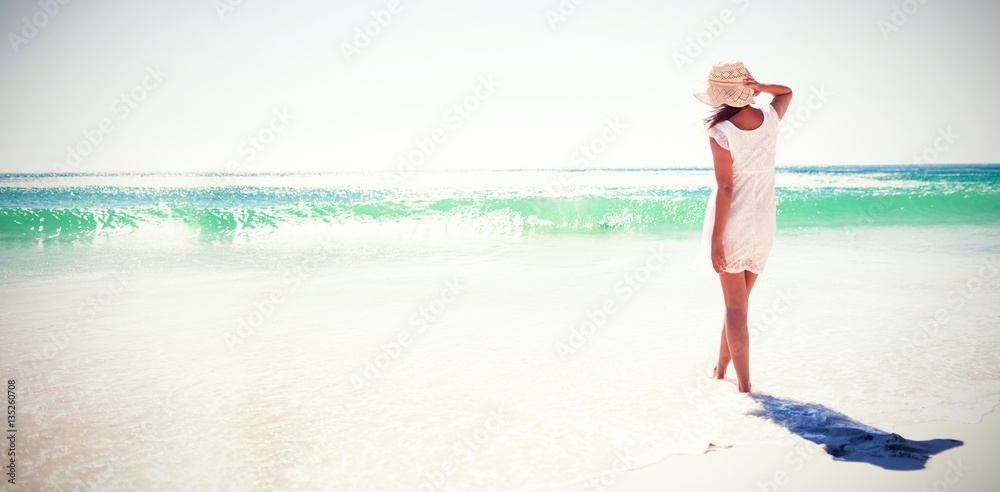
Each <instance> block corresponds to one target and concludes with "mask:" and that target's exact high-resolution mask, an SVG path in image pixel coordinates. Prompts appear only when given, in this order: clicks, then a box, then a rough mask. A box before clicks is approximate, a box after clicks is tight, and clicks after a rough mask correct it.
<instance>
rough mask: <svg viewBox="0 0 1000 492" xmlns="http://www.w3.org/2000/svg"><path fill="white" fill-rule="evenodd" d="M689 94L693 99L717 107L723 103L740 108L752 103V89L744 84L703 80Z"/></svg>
mask: <svg viewBox="0 0 1000 492" xmlns="http://www.w3.org/2000/svg"><path fill="white" fill-rule="evenodd" d="M691 94H692V95H693V96H694V97H695V99H697V100H699V101H701V102H703V103H705V104H707V105H709V106H711V107H713V108H717V107H719V106H722V105H723V104H725V105H727V106H732V107H734V108H741V107H743V106H746V105H748V104H753V103H754V98H753V89H750V88H749V87H746V86H742V85H740V86H735V85H723V84H712V83H709V82H705V83H704V84H702V85H701V86H698V87H697V88H695V89H694V90H693V91H692V92H691Z"/></svg>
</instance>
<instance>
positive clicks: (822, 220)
mask: <svg viewBox="0 0 1000 492" xmlns="http://www.w3.org/2000/svg"><path fill="white" fill-rule="evenodd" d="M419 178H420V179H419V181H418V180H416V179H414V180H413V181H415V183H413V185H412V186H402V187H396V186H389V185H388V184H387V183H389V182H390V180H388V179H387V176H386V175H379V174H346V175H337V174H319V175H308V174H306V175H301V174H299V175H296V174H292V175H249V176H220V175H176V174H174V175H170V174H154V175H127V174H116V175H89V176H88V175H71V176H68V175H13V174H7V175H0V245H2V246H3V247H10V246H16V245H24V244H30V245H39V244H41V245H44V244H56V243H70V244H78V243H91V242H95V241H96V240H99V239H104V238H109V237H116V236H128V235H132V234H136V233H141V232H143V231H144V230H147V229H151V228H163V227H175V228H180V229H183V230H184V231H186V233H185V237H186V238H187V240H194V241H196V242H208V243H230V242H234V241H235V240H238V239H242V238H247V237H258V236H269V235H280V234H281V233H282V232H283V231H290V230H295V229H301V228H308V227H314V228H315V227H321V228H324V229H327V230H328V231H329V232H332V233H334V234H336V233H339V232H343V233H344V234H352V233H356V232H357V230H358V227H359V226H365V227H366V228H367V229H368V230H371V229H378V228H379V227H381V226H386V227H395V228H397V229H398V228H399V227H400V226H401V225H405V227H403V229H406V230H411V231H412V229H413V228H414V227H416V228H421V230H422V231H424V232H427V230H428V229H431V230H434V229H440V230H446V229H447V230H455V229H462V230H467V231H473V232H479V233H485V234H516V235H520V234H531V235H544V234H563V233H576V234H602V235H603V234H653V235H666V236H672V235H685V234H689V233H691V232H692V231H696V230H698V229H699V228H700V227H701V223H702V220H703V217H704V210H705V202H706V200H707V199H708V196H709V193H710V191H711V186H712V176H711V174H710V173H709V172H708V171H707V170H698V169H675V170H652V171H650V170H643V171H581V172H557V171H549V172H545V171H521V172H509V171H508V172H475V173H438V174H427V175H424V176H420V177H419ZM776 182H777V197H778V205H777V208H778V227H779V229H784V230H789V229H799V228H823V227H863V226H879V225H983V224H992V223H995V222H997V221H998V220H1000V165H979V166H918V167H911V166H906V167H903V166H870V167H823V168H790V169H782V170H780V171H779V172H778V175H777V177H776Z"/></svg>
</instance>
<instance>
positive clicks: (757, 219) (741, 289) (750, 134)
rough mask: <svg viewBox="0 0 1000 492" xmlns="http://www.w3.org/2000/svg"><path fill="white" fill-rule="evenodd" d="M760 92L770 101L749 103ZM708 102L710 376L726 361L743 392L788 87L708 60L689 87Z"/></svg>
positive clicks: (770, 237)
mask: <svg viewBox="0 0 1000 492" xmlns="http://www.w3.org/2000/svg"><path fill="white" fill-rule="evenodd" d="M761 92H766V93H768V94H771V95H772V96H774V99H773V100H772V101H771V104H769V105H766V106H763V107H760V108H758V107H754V106H751V104H752V103H753V102H754V99H753V98H754V96H756V95H758V94H760V93H761ZM695 97H697V98H698V99H699V100H700V101H702V102H704V103H706V104H708V105H710V106H712V107H713V108H715V109H714V110H713V111H712V114H711V115H710V116H709V117H708V118H706V119H705V123H706V124H708V134H709V139H708V142H709V145H710V146H711V148H712V159H713V162H714V164H713V165H714V168H715V181H716V188H715V189H714V190H713V191H712V196H711V198H709V200H708V210H707V213H706V214H705V226H704V229H703V231H702V249H703V255H704V256H705V257H708V258H710V259H711V262H712V267H713V268H714V269H715V271H716V272H717V273H718V274H719V280H720V282H721V283H722V295H723V299H724V300H725V303H726V317H725V319H724V320H723V322H722V340H721V343H720V344H719V360H718V364H717V365H716V366H715V370H714V377H715V378H717V379H723V378H724V377H725V376H726V368H727V367H728V366H729V362H730V361H732V363H733V367H734V368H735V369H736V378H737V380H738V381H739V390H740V392H741V393H749V392H750V335H749V333H748V331H747V308H748V304H749V297H750V290H751V289H753V284H754V282H756V280H757V276H758V275H760V272H761V271H762V270H763V269H764V264H765V263H766V262H767V256H768V254H769V253H770V252H771V245H772V244H773V243H774V234H775V229H776V225H775V209H774V151H775V145H776V143H777V138H778V120H780V119H781V118H782V116H784V115H785V111H786V110H787V109H788V103H789V102H790V101H791V99H792V90H791V89H789V88H788V87H785V86H783V85H774V84H760V83H758V82H757V81H756V80H754V78H753V77H752V76H751V75H750V72H749V71H747V69H746V68H744V66H743V63H742V62H738V61H726V62H719V63H716V64H715V65H714V66H713V67H712V71H711V72H710V73H709V76H708V82H707V84H706V85H705V87H704V89H702V90H701V91H699V92H696V93H695Z"/></svg>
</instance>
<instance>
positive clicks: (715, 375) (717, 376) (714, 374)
mask: <svg viewBox="0 0 1000 492" xmlns="http://www.w3.org/2000/svg"><path fill="white" fill-rule="evenodd" d="M712 377H713V378H715V379H726V367H725V366H723V367H722V372H719V365H718V364H716V365H715V367H713V368H712Z"/></svg>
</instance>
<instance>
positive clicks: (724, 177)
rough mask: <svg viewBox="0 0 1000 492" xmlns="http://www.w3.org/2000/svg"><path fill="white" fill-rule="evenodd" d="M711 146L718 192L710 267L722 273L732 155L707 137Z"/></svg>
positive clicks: (729, 197) (724, 263) (730, 191)
mask: <svg viewBox="0 0 1000 492" xmlns="http://www.w3.org/2000/svg"><path fill="white" fill-rule="evenodd" d="M708 143H709V145H710V146H711V147H712V161H713V164H712V165H713V167H714V168H715V182H716V184H718V192H717V193H716V195H715V227H714V228H713V229H712V258H711V259H712V267H713V268H715V271H716V272H718V273H722V271H723V269H725V268H726V252H725V250H724V249H723V247H722V236H723V233H724V232H725V231H726V221H727V220H729V206H730V204H731V203H732V200H733V155H732V154H730V153H729V151H728V150H726V149H725V148H723V147H722V146H721V145H719V143H718V142H716V141H715V139H714V138H712V137H708Z"/></svg>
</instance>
